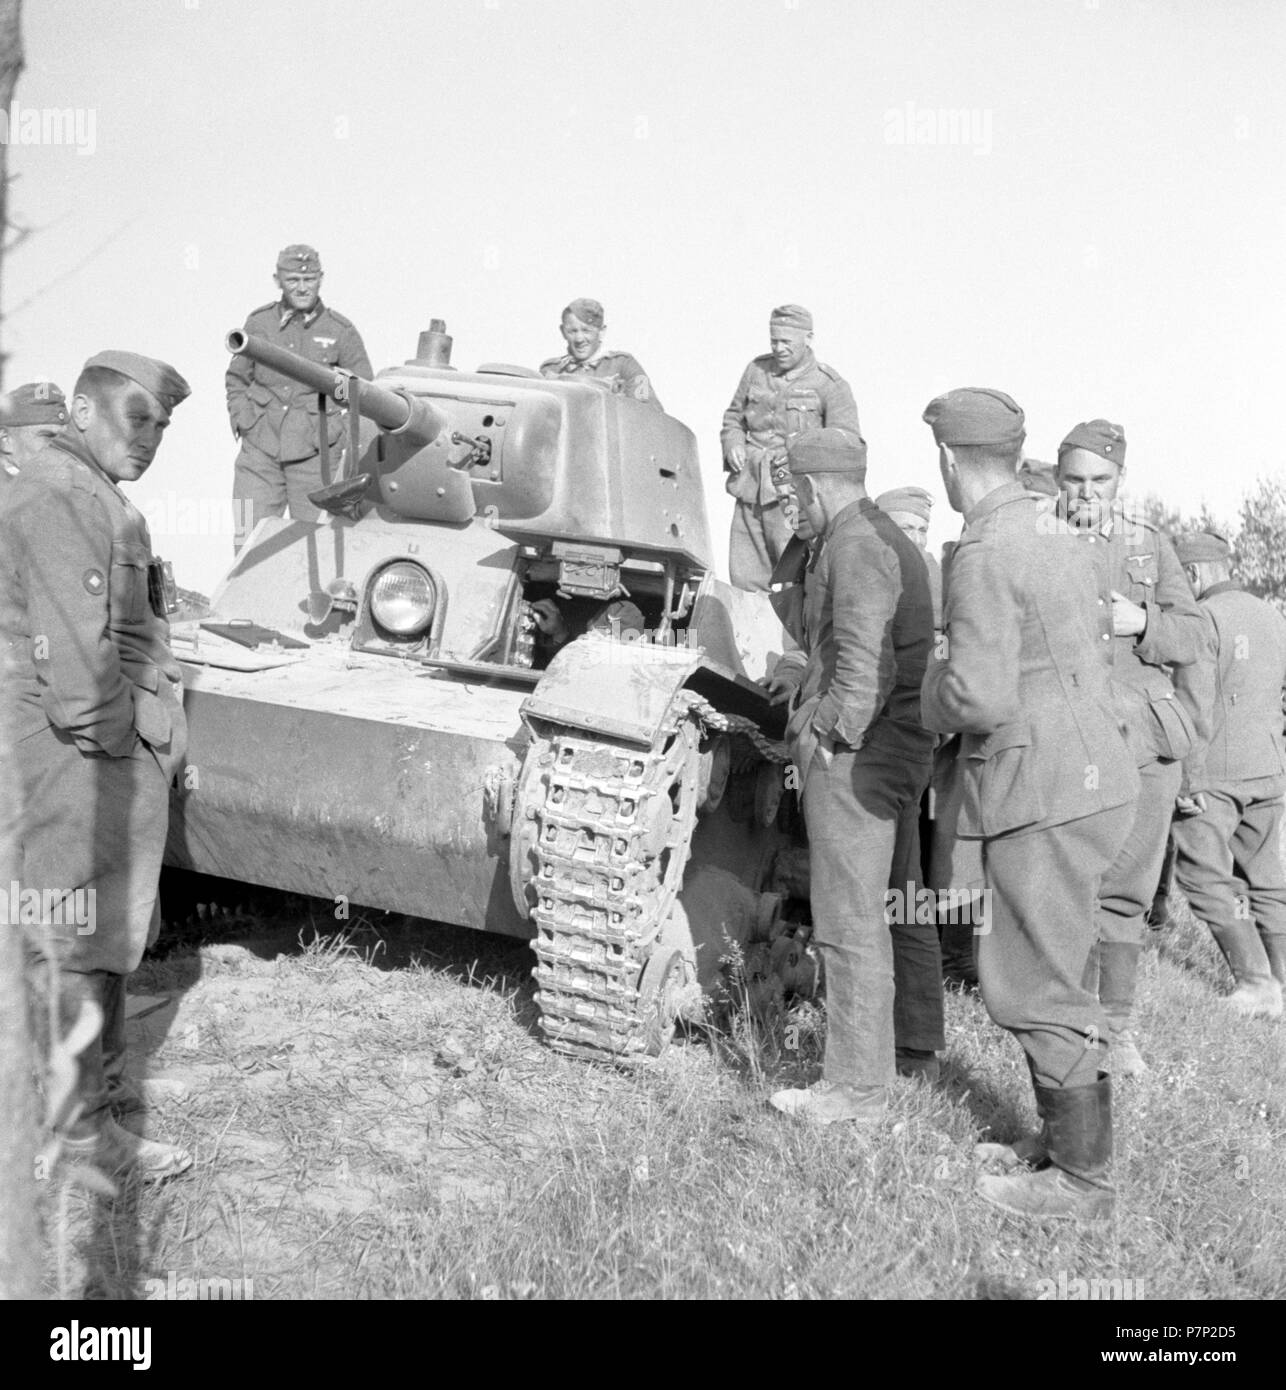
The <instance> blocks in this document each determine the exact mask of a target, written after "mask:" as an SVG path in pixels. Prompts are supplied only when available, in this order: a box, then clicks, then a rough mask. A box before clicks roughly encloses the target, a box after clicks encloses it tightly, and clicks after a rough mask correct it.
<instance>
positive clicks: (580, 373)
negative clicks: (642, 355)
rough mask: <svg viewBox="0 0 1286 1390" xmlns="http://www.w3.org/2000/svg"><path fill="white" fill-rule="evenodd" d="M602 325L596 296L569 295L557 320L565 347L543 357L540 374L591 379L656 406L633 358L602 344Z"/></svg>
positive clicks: (658, 404)
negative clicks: (586, 297)
mask: <svg viewBox="0 0 1286 1390" xmlns="http://www.w3.org/2000/svg"><path fill="white" fill-rule="evenodd" d="M606 329H607V323H606V315H605V314H604V312H603V306H602V305H601V304H600V303H599V302H598V300H597V299H573V300H572V302H571V303H570V304H569V305H568V306H567V307H566V308H565V309H564V310H563V314H562V318H561V319H560V321H559V332H560V333H562V335H563V342H565V343H566V344H567V351H566V352H565V353H563V354H562V355H561V356H559V357H549V358H546V359H545V361H544V362H542V363H541V364H540V374H541V376H548V377H570V378H571V379H572V380H574V381H594V382H596V383H597V384H598V385H600V386H602V387H604V388H605V389H606V390H608V391H610V392H612V393H613V395H617V396H628V397H629V398H630V399H631V400H635V401H642V402H643V403H644V404H645V405H651V406H655V407H656V408H657V410H660V409H661V408H662V407H661V402H660V401H659V400H658V399H657V396H656V392H655V391H654V390H653V389H652V383H651V381H650V380H649V378H648V374H647V373H646V372H645V371H644V370H643V368H642V367H641V366H640V365H639V363H638V362H637V361H636V359H635V358H633V357H631V356H630V354H629V353H628V352H617V351H614V350H613V349H611V348H606V347H604V346H603V334H604V332H605V331H606Z"/></svg>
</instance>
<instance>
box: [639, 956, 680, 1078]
mask: <svg viewBox="0 0 1286 1390" xmlns="http://www.w3.org/2000/svg"><path fill="white" fill-rule="evenodd" d="M691 984H692V969H691V967H690V966H689V965H688V963H687V961H686V960H684V958H683V952H682V951H681V950H679V948H678V947H677V946H659V947H658V948H657V949H656V950H655V951H653V952H652V954H651V956H649V957H648V962H647V964H646V965H645V966H644V967H643V977H642V979H641V980H640V981H639V1013H640V1015H641V1016H642V1019H643V1052H644V1054H645V1055H646V1056H648V1057H660V1056H661V1055H662V1054H663V1053H664V1052H665V1050H666V1049H667V1048H668V1047H669V1046H670V1040H671V1039H672V1038H673V1037H674V1026H675V1024H676V1023H677V1022H678V1021H679V1018H680V1017H681V1015H682V1013H683V1005H684V1003H685V1001H686V999H687V996H688V993H689V987H690V985H691Z"/></svg>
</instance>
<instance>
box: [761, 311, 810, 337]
mask: <svg viewBox="0 0 1286 1390" xmlns="http://www.w3.org/2000/svg"><path fill="white" fill-rule="evenodd" d="M768 327H769V328H802V329H804V330H805V332H808V333H811V332H812V331H813V316H812V314H810V313H809V312H808V310H807V309H805V308H804V307H803V305H802V304H779V305H778V306H777V307H776V308H775V309H774V310H773V311H772V313H771V314H769V315H768Z"/></svg>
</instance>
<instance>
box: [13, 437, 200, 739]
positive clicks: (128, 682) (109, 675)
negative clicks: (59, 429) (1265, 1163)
mask: <svg viewBox="0 0 1286 1390" xmlns="http://www.w3.org/2000/svg"><path fill="white" fill-rule="evenodd" d="M0 555H2V556H3V559H2V561H0V631H2V632H3V635H4V639H5V641H6V642H7V643H8V645H9V648H10V653H11V660H12V663H13V664H12V671H13V674H12V677H11V690H12V691H13V694H14V697H15V703H16V725H17V727H16V728H15V730H14V736H15V739H16V740H22V739H24V738H28V737H30V736H31V735H32V734H34V733H37V732H39V731H41V730H43V729H46V728H49V727H50V726H52V727H53V728H55V729H62V730H65V731H66V732H67V733H68V734H70V735H71V737H72V738H73V739H74V741H75V743H76V746H77V747H78V748H79V749H80V750H81V751H82V752H84V753H106V754H107V755H108V756H109V757H115V758H119V757H125V756H127V755H128V754H129V753H131V752H132V751H133V749H134V747H135V745H136V739H135V735H136V733H137V734H139V735H141V736H142V737H143V738H144V739H145V740H146V741H147V742H148V743H149V744H151V745H152V746H153V747H156V748H163V747H165V746H166V745H170V744H172V742H182V741H183V735H184V734H185V728H184V726H183V725H182V719H183V716H182V710H181V701H182V686H181V683H180V682H181V672H180V669H179V664H178V662H177V661H175V659H174V657H173V655H172V653H171V652H170V647H169V635H170V627H169V622H168V621H167V620H166V619H165V618H164V617H161V616H158V615H157V614H156V613H154V612H153V611H152V607H151V604H150V602H149V599H148V564H149V563H150V561H151V560H152V558H153V557H152V544H151V539H150V537H149V536H148V531H147V523H146V522H145V521H144V520H143V515H142V513H141V512H140V511H139V510H138V508H137V507H135V506H134V504H133V503H132V502H130V501H129V499H128V498H126V496H125V495H124V493H122V492H121V490H120V489H119V488H118V487H117V486H116V484H115V483H113V482H112V481H111V479H110V478H108V477H107V476H106V474H104V473H102V472H101V471H100V470H99V468H98V467H97V465H95V464H94V463H93V461H92V460H91V459H90V458H89V457H88V455H87V454H85V453H84V452H83V451H82V449H81V446H80V443H79V441H78V440H77V439H75V438H74V437H73V436H70V435H64V436H61V437H60V438H58V439H56V440H54V441H53V442H52V443H51V444H50V445H49V446H48V447H47V448H45V449H43V450H41V452H40V453H39V454H37V455H36V456H35V458H33V459H32V460H31V462H30V463H29V464H28V465H27V467H25V468H24V469H23V470H22V473H21V474H20V475H19V477H18V478H16V479H15V480H14V483H13V488H12V493H11V500H10V505H9V506H8V507H7V508H6V509H5V510H4V513H3V516H0ZM176 732H178V733H179V735H180V737H179V739H178V740H173V739H172V735H173V734H174V733H176Z"/></svg>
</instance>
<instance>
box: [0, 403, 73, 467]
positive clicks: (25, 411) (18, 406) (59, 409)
mask: <svg viewBox="0 0 1286 1390" xmlns="http://www.w3.org/2000/svg"><path fill="white" fill-rule="evenodd" d="M66 423H67V401H66V399H65V398H64V396H63V393H62V391H60V390H59V388H58V387H57V386H55V385H54V384H53V382H52V381H29V382H27V383H26V385H24V386H16V387H15V388H14V389H13V390H12V391H6V392H5V394H4V395H3V396H0V465H3V468H4V474H5V477H4V479H3V480H0V484H2V482H3V481H7V480H8V479H10V478H16V477H17V476H18V474H19V473H21V472H22V469H23V466H24V465H25V464H26V463H27V461H28V460H29V459H31V458H34V457H35V456H36V455H37V454H38V453H39V452H40V451H41V450H42V449H43V448H44V447H45V445H46V444H48V443H49V441H50V440H51V439H55V438H57V436H58V433H59V431H60V430H61V429H62V427H63V426H64V425H65V424H66Z"/></svg>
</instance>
